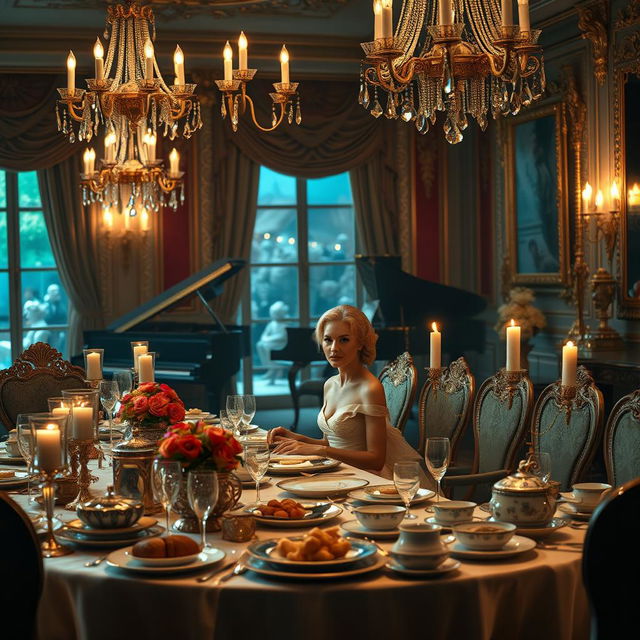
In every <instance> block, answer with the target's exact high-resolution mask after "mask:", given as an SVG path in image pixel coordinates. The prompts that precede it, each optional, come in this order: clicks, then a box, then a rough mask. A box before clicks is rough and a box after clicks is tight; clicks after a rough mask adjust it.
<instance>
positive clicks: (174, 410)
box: [165, 385, 184, 422]
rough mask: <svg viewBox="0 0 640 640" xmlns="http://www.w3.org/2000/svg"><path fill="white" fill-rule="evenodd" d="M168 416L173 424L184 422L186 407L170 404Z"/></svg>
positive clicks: (174, 403)
mask: <svg viewBox="0 0 640 640" xmlns="http://www.w3.org/2000/svg"><path fill="white" fill-rule="evenodd" d="M165 386H166V385H165ZM167 415H168V416H169V420H170V421H171V422H182V420H184V406H183V405H179V404H177V403H176V402H170V403H169V404H168V405H167Z"/></svg>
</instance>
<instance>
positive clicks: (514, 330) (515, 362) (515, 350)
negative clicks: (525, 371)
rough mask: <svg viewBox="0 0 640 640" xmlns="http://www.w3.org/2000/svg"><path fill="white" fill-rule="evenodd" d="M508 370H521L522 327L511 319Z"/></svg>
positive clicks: (508, 335) (508, 336)
mask: <svg viewBox="0 0 640 640" xmlns="http://www.w3.org/2000/svg"><path fill="white" fill-rule="evenodd" d="M506 369H507V371H520V327H519V326H518V325H517V324H516V322H515V320H514V319H513V318H512V319H511V326H509V327H507V366H506Z"/></svg>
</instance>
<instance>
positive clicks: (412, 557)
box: [389, 548, 449, 569]
mask: <svg viewBox="0 0 640 640" xmlns="http://www.w3.org/2000/svg"><path fill="white" fill-rule="evenodd" d="M389 555H390V556H391V557H392V558H393V559H394V560H395V561H396V562H397V563H398V564H399V565H400V566H402V567H405V568H406V569H435V568H436V567H439V566H440V565H441V564H442V563H443V562H444V561H445V560H446V559H447V558H448V557H449V551H448V550H447V549H446V548H443V549H440V550H439V551H436V550H434V551H426V552H424V553H418V552H416V551H411V552H402V551H394V550H393V549H391V551H389Z"/></svg>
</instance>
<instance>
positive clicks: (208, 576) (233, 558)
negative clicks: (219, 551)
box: [196, 549, 238, 582]
mask: <svg viewBox="0 0 640 640" xmlns="http://www.w3.org/2000/svg"><path fill="white" fill-rule="evenodd" d="M237 553H238V550H237V549H233V550H232V551H231V553H230V554H229V557H228V558H227V559H226V561H225V562H223V563H222V564H221V565H220V566H219V567H216V568H215V569H214V570H213V571H210V572H209V573H206V574H205V575H203V576H200V577H198V578H196V582H206V581H207V580H211V578H213V576H215V575H217V574H219V573H220V572H221V571H224V570H225V569H228V568H229V567H230V566H231V565H232V564H234V563H235V562H236V554H237Z"/></svg>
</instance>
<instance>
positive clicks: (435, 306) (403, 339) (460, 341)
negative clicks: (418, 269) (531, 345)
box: [271, 256, 487, 429]
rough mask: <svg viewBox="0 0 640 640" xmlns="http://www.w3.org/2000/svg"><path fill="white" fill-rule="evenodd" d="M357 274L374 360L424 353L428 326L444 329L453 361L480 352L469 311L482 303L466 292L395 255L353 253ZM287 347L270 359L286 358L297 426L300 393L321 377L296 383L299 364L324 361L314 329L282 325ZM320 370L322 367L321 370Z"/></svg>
mask: <svg viewBox="0 0 640 640" xmlns="http://www.w3.org/2000/svg"><path fill="white" fill-rule="evenodd" d="M356 266H357V269H358V274H359V275H360V279H361V281H362V284H363V286H364V288H365V291H366V293H367V297H368V299H369V302H368V303H367V305H366V306H367V307H368V308H369V310H371V318H370V319H371V320H372V323H373V325H374V327H375V328H376V333H377V334H378V336H379V338H378V343H377V345H376V351H377V359H378V360H392V359H394V358H396V357H397V356H398V355H400V354H401V353H402V352H404V351H409V353H411V354H412V355H414V356H415V355H423V354H427V353H429V326H430V324H431V323H432V322H437V323H438V325H439V326H440V328H441V330H443V341H442V351H443V353H446V354H447V355H448V357H449V360H451V361H452V360H454V359H456V358H458V357H459V356H461V355H464V353H465V352H467V351H477V352H480V353H482V352H484V346H485V325H484V322H483V321H482V320H478V319H476V318H474V317H473V316H475V315H477V314H479V313H481V312H482V311H483V310H484V309H485V308H486V306H487V302H486V300H485V299H484V298H483V297H481V296H479V295H477V294H475V293H472V292H470V291H465V290H464V289H459V288H457V287H450V286H448V285H444V284H440V283H438V282H431V281H429V280H425V279H423V278H418V277H416V276H413V275H411V274H409V273H406V272H405V271H402V268H401V259H400V257H399V256H356ZM287 337H288V341H287V346H286V347H284V349H279V350H277V351H272V352H271V358H272V359H273V360H288V361H291V362H292V363H293V364H292V366H291V368H290V369H289V373H288V379H289V389H290V391H291V397H292V401H293V407H294V423H293V425H292V426H293V428H294V429H295V427H296V426H297V423H298V416H299V397H300V395H304V394H310V395H320V394H321V393H322V386H323V384H322V383H323V381H322V380H307V381H305V382H303V383H302V384H300V385H297V384H296V377H297V374H298V372H299V371H300V369H302V368H303V367H305V366H307V365H308V364H310V363H311V362H316V361H321V360H324V358H323V356H322V354H321V352H320V351H319V349H318V347H317V346H316V344H315V342H314V341H313V329H310V328H308V327H287ZM325 372H327V371H326V370H325Z"/></svg>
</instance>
